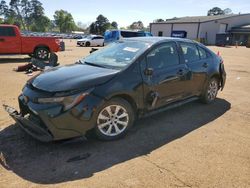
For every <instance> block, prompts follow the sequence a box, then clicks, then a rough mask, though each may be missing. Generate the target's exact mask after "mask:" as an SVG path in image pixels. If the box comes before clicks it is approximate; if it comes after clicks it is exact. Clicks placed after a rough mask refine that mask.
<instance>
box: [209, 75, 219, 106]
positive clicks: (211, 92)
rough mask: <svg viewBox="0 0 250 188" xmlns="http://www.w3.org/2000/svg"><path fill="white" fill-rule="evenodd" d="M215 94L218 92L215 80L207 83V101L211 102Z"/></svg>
mask: <svg viewBox="0 0 250 188" xmlns="http://www.w3.org/2000/svg"><path fill="white" fill-rule="evenodd" d="M217 92H218V82H217V80H212V81H211V82H210V83H209V86H208V90H207V98H208V100H210V101H213V100H214V99H215V98H216V96H217Z"/></svg>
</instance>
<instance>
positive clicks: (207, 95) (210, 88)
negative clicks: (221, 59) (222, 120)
mask: <svg viewBox="0 0 250 188" xmlns="http://www.w3.org/2000/svg"><path fill="white" fill-rule="evenodd" d="M218 90H219V81H218V79H216V78H211V79H210V80H209V81H208V83H207V86H206V88H205V90H204V92H203V94H202V97H201V100H202V102H203V103H205V104H209V103H212V102H213V101H214V100H215V99H216V97H217V94H218Z"/></svg>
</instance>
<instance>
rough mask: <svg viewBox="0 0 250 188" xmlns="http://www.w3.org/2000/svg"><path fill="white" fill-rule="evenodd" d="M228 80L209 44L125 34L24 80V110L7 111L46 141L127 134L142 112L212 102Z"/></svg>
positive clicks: (33, 133) (21, 97)
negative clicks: (94, 49)
mask: <svg viewBox="0 0 250 188" xmlns="http://www.w3.org/2000/svg"><path fill="white" fill-rule="evenodd" d="M225 80H226V73H225V70H224V65H223V60H222V59H221V57H219V56H217V55H216V54H214V53H213V52H212V51H211V50H209V49H208V48H206V47H205V46H204V45H202V44H200V43H197V42H194V41H191V40H187V39H174V38H164V37H151V38H149V37H143V38H133V39H126V40H123V41H118V42H116V43H113V44H110V45H108V46H107V47H105V48H103V49H100V50H98V51H95V52H94V53H92V54H90V55H89V56H87V57H85V58H83V59H82V60H80V61H79V62H77V63H76V64H72V65H68V66H63V67H57V68H52V69H49V70H46V71H44V72H43V73H41V74H39V75H38V76H36V77H34V78H32V79H31V80H29V81H28V82H27V84H26V85H25V87H24V88H23V91H22V94H21V95H20V96H19V99H18V100H19V106H20V112H18V111H16V110H15V109H13V108H11V107H9V106H5V109H6V111H7V112H8V113H9V114H10V115H11V117H13V118H14V120H15V121H16V122H17V123H18V124H19V125H20V126H21V127H22V128H23V129H24V130H25V131H26V132H27V133H29V134H30V135H31V136H33V137H35V138H37V139H39V140H41V141H51V140H61V139H67V138H72V137H78V136H82V135H85V134H86V133H87V132H88V131H90V130H93V131H94V132H95V134H96V135H97V137H98V138H99V139H102V140H114V139H118V138H120V137H122V136H124V135H125V134H126V133H127V131H128V129H129V128H130V127H131V126H132V125H133V123H134V120H135V119H136V118H137V117H142V116H145V115H149V114H152V113H156V112H159V111H162V110H166V109H169V108H172V107H175V106H179V105H181V104H184V103H186V102H190V101H192V100H196V99H200V100H201V101H203V102H204V103H211V102H213V101H214V100H215V98H216V96H217V92H218V90H219V89H221V90H222V89H223V87H224V85H225Z"/></svg>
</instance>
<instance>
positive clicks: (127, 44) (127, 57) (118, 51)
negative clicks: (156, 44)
mask: <svg viewBox="0 0 250 188" xmlns="http://www.w3.org/2000/svg"><path fill="white" fill-rule="evenodd" d="M148 46H149V44H148V43H145V42H141V41H119V42H114V43H112V44H110V45H108V46H107V47H105V48H103V49H101V50H97V51H95V52H94V53H92V54H91V55H89V56H87V57H85V58H84V59H82V60H81V62H84V63H86V64H91V65H93V66H99V67H106V68H115V69H123V68H124V67H126V66H128V65H129V64H131V63H132V62H133V60H134V59H135V58H136V57H138V56H139V55H140V54H141V53H143V52H144V51H145V50H146V49H147V48H148Z"/></svg>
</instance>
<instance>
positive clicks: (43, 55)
mask: <svg viewBox="0 0 250 188" xmlns="http://www.w3.org/2000/svg"><path fill="white" fill-rule="evenodd" d="M48 55H49V54H48V52H47V51H46V50H43V49H41V50H39V51H38V52H37V56H38V58H39V59H46V58H47V57H48Z"/></svg>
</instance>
